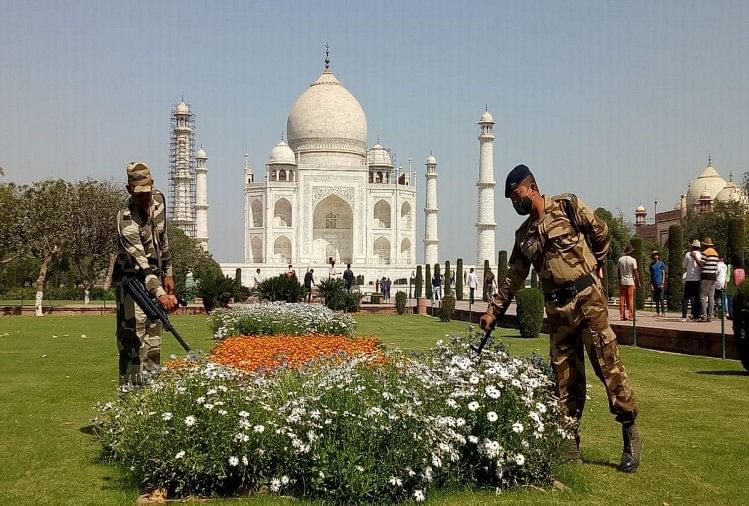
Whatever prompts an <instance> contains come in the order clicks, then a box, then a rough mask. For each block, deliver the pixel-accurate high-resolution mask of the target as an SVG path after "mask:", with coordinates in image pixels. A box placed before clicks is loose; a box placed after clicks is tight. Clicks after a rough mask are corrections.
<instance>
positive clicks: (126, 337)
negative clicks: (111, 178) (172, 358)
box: [113, 162, 177, 385]
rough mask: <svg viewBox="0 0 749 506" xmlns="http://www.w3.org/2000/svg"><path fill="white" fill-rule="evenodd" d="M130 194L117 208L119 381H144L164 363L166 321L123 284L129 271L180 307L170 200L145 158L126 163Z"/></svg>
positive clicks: (167, 303) (165, 303)
mask: <svg viewBox="0 0 749 506" xmlns="http://www.w3.org/2000/svg"><path fill="white" fill-rule="evenodd" d="M127 181H128V184H127V191H128V193H129V194H130V198H129V199H128V200H127V201H126V202H125V204H124V205H123V208H122V209H120V211H119V212H118V213H117V233H118V241H119V252H118V254H117V260H116V262H115V269H114V273H113V281H114V284H115V296H116V300H117V349H118V351H119V374H120V385H127V384H131V385H140V384H141V383H142V382H143V377H144V375H147V374H149V373H153V372H155V371H157V370H158V368H159V366H160V363H161V330H162V329H161V322H158V321H156V322H154V321H151V320H150V319H149V318H148V317H146V315H145V313H143V311H142V310H141V309H140V308H139V307H138V306H137V305H136V304H135V303H134V302H133V299H132V298H131V297H130V296H129V295H127V294H126V293H125V291H124V289H123V287H122V280H123V278H125V277H126V276H136V277H138V278H139V279H141V280H143V282H144V284H145V286H146V289H147V290H148V291H149V293H151V294H152V295H154V296H155V297H156V298H157V299H158V301H159V304H161V306H162V307H163V308H164V309H165V310H167V311H172V310H174V309H175V308H176V307H177V298H176V297H175V295H174V278H173V277H172V266H171V258H170V254H169V242H168V240H167V234H166V202H165V200H164V196H163V195H162V194H161V192H159V191H158V190H154V189H153V178H152V177H151V171H150V169H149V168H148V166H147V165H146V164H145V163H142V162H131V163H130V164H129V165H128V166H127Z"/></svg>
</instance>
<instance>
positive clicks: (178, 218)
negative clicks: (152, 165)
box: [169, 100, 195, 238]
mask: <svg viewBox="0 0 749 506" xmlns="http://www.w3.org/2000/svg"><path fill="white" fill-rule="evenodd" d="M194 145H195V118H194V116H193V114H192V113H191V112H190V108H189V106H188V105H187V104H186V103H185V101H184V100H183V101H181V102H180V103H178V104H176V105H175V106H174V108H173V109H172V139H171V145H170V152H169V208H170V210H171V213H170V215H171V216H170V219H171V220H172V222H173V223H174V224H175V225H177V226H178V227H179V228H181V229H182V230H183V231H184V232H185V234H187V236H188V237H191V238H195V165H194V160H195V157H194V156H193V150H194Z"/></svg>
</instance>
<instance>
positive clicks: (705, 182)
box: [687, 165, 726, 209]
mask: <svg viewBox="0 0 749 506" xmlns="http://www.w3.org/2000/svg"><path fill="white" fill-rule="evenodd" d="M725 187H726V180H725V179H723V178H722V177H720V174H718V171H717V170H715V168H714V167H713V166H712V165H708V166H707V167H705V170H703V171H702V174H700V175H699V177H697V179H696V180H695V181H694V182H693V183H692V184H691V186H690V187H689V190H688V191H687V206H688V207H689V208H690V209H691V208H694V207H695V206H697V205H699V201H700V198H702V194H703V193H705V192H707V194H708V195H709V196H710V198H711V199H713V200H715V197H716V196H717V195H718V192H719V191H721V190H722V189H723V188H725Z"/></svg>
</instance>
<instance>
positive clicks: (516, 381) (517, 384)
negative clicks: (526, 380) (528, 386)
mask: <svg viewBox="0 0 749 506" xmlns="http://www.w3.org/2000/svg"><path fill="white" fill-rule="evenodd" d="M510 383H512V386H514V387H516V388H520V380H519V379H517V378H513V379H512V381H511V382H510Z"/></svg>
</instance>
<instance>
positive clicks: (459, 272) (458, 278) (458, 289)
mask: <svg viewBox="0 0 749 506" xmlns="http://www.w3.org/2000/svg"><path fill="white" fill-rule="evenodd" d="M455 296H456V297H457V299H458V300H463V259H462V258H458V263H457V265H456V266H455Z"/></svg>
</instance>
